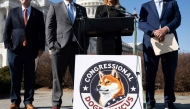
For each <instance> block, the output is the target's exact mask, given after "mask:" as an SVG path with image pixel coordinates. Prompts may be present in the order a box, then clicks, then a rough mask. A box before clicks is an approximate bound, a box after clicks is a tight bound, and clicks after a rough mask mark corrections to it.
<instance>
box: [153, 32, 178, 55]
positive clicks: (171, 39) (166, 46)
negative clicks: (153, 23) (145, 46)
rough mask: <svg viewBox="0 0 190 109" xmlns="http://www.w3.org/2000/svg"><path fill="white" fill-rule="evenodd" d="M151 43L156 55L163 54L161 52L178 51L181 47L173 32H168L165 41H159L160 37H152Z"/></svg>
mask: <svg viewBox="0 0 190 109" xmlns="http://www.w3.org/2000/svg"><path fill="white" fill-rule="evenodd" d="M151 43H152V47H153V49H154V53H155V55H161V54H164V53H168V52H172V51H176V50H178V49H179V46H178V43H177V41H176V39H175V36H174V34H173V33H171V34H166V35H165V40H164V41H163V42H159V39H158V37H153V38H151Z"/></svg>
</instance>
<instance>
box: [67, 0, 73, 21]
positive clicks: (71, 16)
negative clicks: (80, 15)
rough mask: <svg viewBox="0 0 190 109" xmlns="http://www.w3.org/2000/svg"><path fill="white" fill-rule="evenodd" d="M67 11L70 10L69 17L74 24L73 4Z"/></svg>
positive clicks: (69, 5)
mask: <svg viewBox="0 0 190 109" xmlns="http://www.w3.org/2000/svg"><path fill="white" fill-rule="evenodd" d="M67 9H68V13H69V17H70V19H71V22H72V23H73V22H74V14H73V8H72V4H71V3H69V4H68V6H67Z"/></svg>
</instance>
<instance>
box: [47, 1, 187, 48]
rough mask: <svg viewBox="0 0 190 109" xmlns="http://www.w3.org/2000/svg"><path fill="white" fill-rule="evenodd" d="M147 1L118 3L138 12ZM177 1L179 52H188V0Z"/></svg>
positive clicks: (126, 39) (129, 39) (129, 40)
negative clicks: (179, 18) (179, 13)
mask: <svg viewBox="0 0 190 109" xmlns="http://www.w3.org/2000/svg"><path fill="white" fill-rule="evenodd" d="M50 1H52V2H54V3H56V2H60V1H62V0H50ZM74 1H76V0H74ZM147 1H150V0H120V4H121V5H122V6H124V7H125V8H126V9H127V11H128V12H131V13H132V12H133V10H134V7H135V8H136V10H137V13H138V14H139V12H140V8H141V5H142V4H143V3H145V2H147ZM177 3H178V5H179V10H180V12H181V16H182V20H181V25H180V26H179V27H178V29H177V34H178V40H179V46H180V52H190V34H189V32H190V21H189V18H190V14H189V10H190V0H177ZM137 34H138V39H137V42H142V38H143V32H142V31H139V30H138V32H137ZM122 41H123V42H125V43H133V36H124V37H122ZM188 43H189V44H188Z"/></svg>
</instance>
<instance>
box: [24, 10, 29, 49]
mask: <svg viewBox="0 0 190 109" xmlns="http://www.w3.org/2000/svg"><path fill="white" fill-rule="evenodd" d="M27 17H28V16H27V9H24V25H25V26H26V24H27V21H28V18H27ZM23 46H26V34H25V35H24V40H23Z"/></svg>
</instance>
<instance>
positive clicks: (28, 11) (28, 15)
mask: <svg viewBox="0 0 190 109" xmlns="http://www.w3.org/2000/svg"><path fill="white" fill-rule="evenodd" d="M31 8H32V7H31V6H29V7H28V8H26V9H27V18H28V19H29V17H30V13H31ZM24 9H25V8H24V6H22V16H23V18H24Z"/></svg>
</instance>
